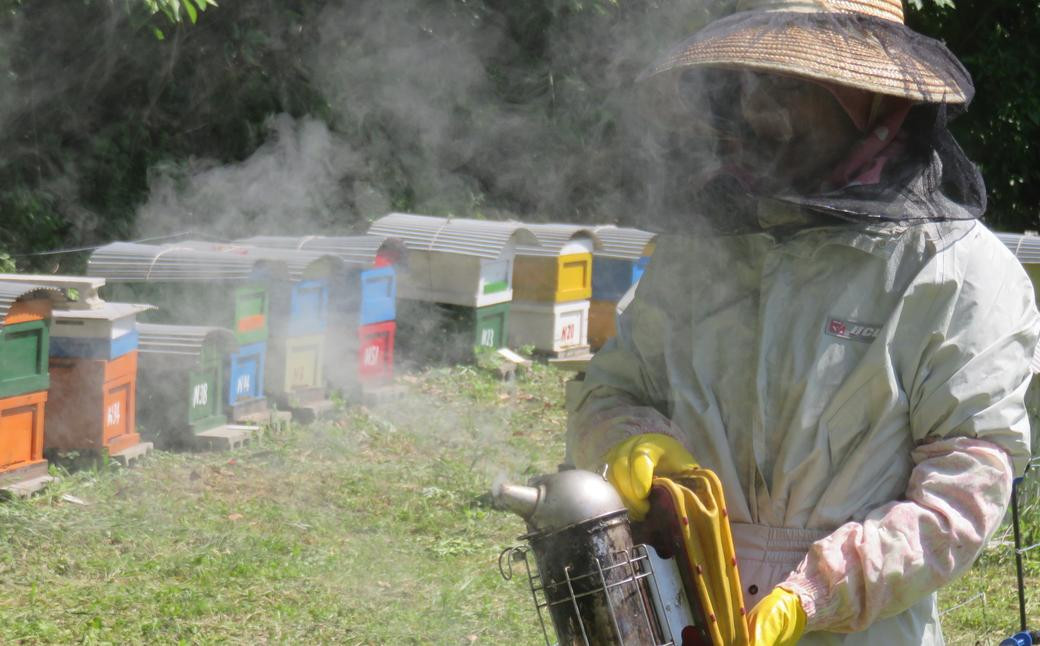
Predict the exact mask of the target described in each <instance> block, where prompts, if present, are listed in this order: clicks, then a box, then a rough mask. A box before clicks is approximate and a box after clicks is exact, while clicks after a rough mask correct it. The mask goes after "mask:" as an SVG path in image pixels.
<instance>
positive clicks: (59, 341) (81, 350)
mask: <svg viewBox="0 0 1040 646" xmlns="http://www.w3.org/2000/svg"><path fill="white" fill-rule="evenodd" d="M54 327H55V328H58V326H57V325H55V326H54ZM58 329H60V328H58ZM138 337H139V335H138V333H137V330H131V331H129V332H126V333H124V334H121V335H120V336H117V337H115V338H114V339H113V338H111V337H94V338H82V337H70V336H52V337H51V356H52V357H65V358H76V359H101V360H103V361H112V360H113V359H118V358H119V357H121V356H123V355H124V354H127V353H129V352H133V351H134V350H136V349H137V344H138Z"/></svg>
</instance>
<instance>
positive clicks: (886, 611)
mask: <svg viewBox="0 0 1040 646" xmlns="http://www.w3.org/2000/svg"><path fill="white" fill-rule="evenodd" d="M741 4H743V5H744V6H743V9H744V10H743V11H741V12H738V13H736V14H734V15H731V16H729V17H727V18H724V19H722V20H720V21H717V22H715V23H712V24H710V25H709V26H707V27H706V28H705V29H703V30H702V31H700V32H698V33H697V34H696V35H695V36H694V37H693V38H692V39H690V40H688V41H687V42H685V43H683V44H682V46H680V47H679V48H677V49H676V50H675V51H673V52H672V53H671V54H670V55H669V56H668V57H667V58H666V59H665V60H664V61H663V62H662V63H660V64H659V65H657V66H655V67H654V69H653V70H652V71H651V73H650V77H651V78H650V80H649V81H647V82H648V83H649V82H655V83H663V85H661V87H670V88H672V89H674V91H675V93H676V95H677V97H678V99H679V100H680V103H681V105H685V106H686V107H688V108H689V112H688V114H687V115H686V117H687V118H688V119H689V121H690V123H691V124H694V125H695V126H696V127H693V128H691V131H692V132H693V133H694V134H699V135H700V136H701V137H702V138H705V137H707V138H710V139H712V143H711V145H709V146H707V147H706V148H705V149H706V150H711V151H713V152H714V154H715V157H714V158H713V161H712V163H711V164H707V162H706V164H707V166H705V167H699V168H690V169H689V173H688V177H689V185H691V186H695V187H696V189H697V190H694V191H691V192H690V195H689V200H690V202H691V207H690V209H689V211H690V213H691V214H690V215H688V217H687V218H686V219H685V220H681V219H679V220H678V221H680V222H683V221H684V222H685V225H684V226H685V227H686V228H685V229H683V226H678V227H675V226H673V228H672V230H671V231H670V232H669V233H668V234H667V235H662V236H661V237H660V238H659V241H658V245H657V251H656V254H655V256H654V259H653V261H652V263H651V265H650V267H649V269H648V270H647V272H646V274H645V276H644V277H643V279H642V282H641V284H640V285H639V287H638V290H637V292H636V295H635V298H634V300H633V302H632V303H631V305H630V306H629V307H628V308H627V310H626V311H625V312H624V314H623V315H622V316H621V318H620V320H619V333H618V337H617V338H616V339H615V340H613V341H612V342H611V343H610V344H608V345H607V346H606V347H605V348H604V349H603V350H601V351H600V352H599V353H598V354H597V355H596V357H595V359H594V360H593V361H592V362H591V364H590V366H589V368H588V371H587V375H586V378H585V381H584V383H583V385H581V386H580V387H579V388H578V389H577V390H576V392H572V393H571V396H570V397H569V398H568V399H569V404H568V405H569V408H570V413H571V416H570V421H569V430H568V438H567V440H568V441H567V449H568V460H569V461H570V462H571V463H572V464H574V465H576V466H577V467H579V468H585V469H591V470H600V469H602V468H603V467H604V466H606V467H607V469H608V477H609V478H610V480H611V481H612V482H613V483H614V485H615V487H617V488H618V490H619V492H620V493H621V495H622V497H623V498H624V499H625V501H626V504H627V505H628V506H629V508H630V509H631V510H632V511H633V515H635V516H637V517H638V516H639V515H640V514H642V513H645V511H646V506H647V503H646V501H645V498H646V495H647V489H648V487H649V483H650V478H651V477H652V475H653V473H654V472H655V471H656V473H658V474H659V475H668V473H669V472H671V471H675V470H677V469H679V468H681V467H682V466H683V465H684V464H687V463H690V462H692V461H694V460H695V461H696V462H698V463H699V464H700V465H702V466H704V467H706V468H709V469H712V470H714V471H715V472H716V473H717V474H718V476H719V478H720V479H721V481H722V483H723V488H724V490H725V496H726V504H727V506H728V511H729V516H730V519H731V521H732V524H733V533H734V541H735V544H736V548H737V554H738V561H739V567H740V573H741V578H742V586H743V588H744V596H745V601H746V606H747V607H748V608H750V609H751V611H750V615H749V621H750V623H751V632H752V641H753V644H754V645H755V646H761V645H766V644H768V645H772V644H794V643H801V644H845V645H847V646H853V645H855V646H860V645H863V646H866V645H868V644H870V645H881V644H884V645H899V644H929V645H930V644H942V643H943V638H942V633H941V631H940V628H939V620H938V613H937V608H936V595H935V592H936V590H938V589H939V588H941V587H942V586H943V585H945V584H947V583H949V582H950V581H952V580H953V579H955V578H956V577H958V576H959V575H961V574H963V573H964V572H965V571H966V570H967V569H968V568H969V567H970V566H971V564H972V563H973V562H974V560H975V558H976V557H977V556H978V554H979V552H980V550H981V549H982V547H983V544H984V543H985V542H986V540H987V538H988V537H989V536H990V535H991V534H992V532H993V531H994V529H995V528H996V527H997V525H998V523H1000V521H1001V519H1002V517H1003V515H1004V511H1005V509H1006V507H1007V504H1008V498H1009V494H1010V489H1011V482H1012V475H1013V474H1014V473H1016V472H1021V471H1022V469H1023V467H1024V465H1025V462H1026V460H1027V458H1028V456H1029V432H1028V423H1027V418H1026V411H1025V408H1024V405H1023V396H1024V393H1025V391H1026V386H1027V383H1028V378H1029V364H1030V361H1029V359H1030V356H1031V355H1032V353H1033V348H1034V346H1035V345H1036V342H1037V335H1038V328H1040V317H1038V314H1037V311H1036V307H1035V305H1034V298H1033V291H1032V288H1031V286H1030V283H1029V281H1028V279H1027V277H1026V275H1025V273H1024V272H1023V270H1022V268H1021V267H1020V265H1019V264H1018V262H1016V260H1015V258H1014V257H1013V256H1012V255H1011V254H1010V253H1009V252H1008V250H1007V249H1006V248H1005V247H1004V245H1003V244H1001V243H1000V242H999V241H998V240H997V239H996V238H995V237H994V236H993V235H992V234H991V233H990V232H989V231H988V230H987V229H986V228H985V227H984V226H983V225H982V224H980V223H979V222H978V218H979V217H980V216H981V215H982V214H983V212H984V210H985V189H984V187H983V184H982V180H981V178H980V176H979V174H978V172H977V170H976V169H975V167H974V166H973V165H972V164H971V163H970V162H969V161H968V160H967V159H966V157H965V156H964V154H963V152H962V151H961V149H960V147H959V146H958V145H957V144H956V142H955V141H954V140H953V139H952V137H951V136H950V134H949V132H948V130H947V127H946V125H947V121H948V119H949V118H950V117H951V116H953V115H955V114H956V113H958V112H960V111H962V110H963V109H964V107H965V106H966V105H967V104H968V102H969V101H970V99H971V97H972V94H973V86H972V84H971V80H970V78H969V76H968V74H967V72H966V71H965V70H964V68H963V67H962V66H961V65H960V63H958V61H957V60H956V59H955V58H954V57H953V56H952V55H951V54H950V53H949V51H948V50H947V49H946V48H945V47H944V46H943V45H942V44H940V43H939V42H937V41H934V40H931V39H928V38H925V37H923V36H921V35H919V34H916V33H914V32H912V31H910V30H909V29H908V28H906V27H905V26H904V23H903V11H902V6H901V4H900V2H899V1H898V0H832V1H829V2H828V1H818V2H813V1H809V0H790V1H784V0H773V1H771V2H757V3H741V2H738V5H741ZM676 139H677V140H681V139H682V137H679V136H678V135H677V137H676ZM695 139H696V137H691V138H689V140H690V141H694V140H695ZM691 145H693V144H691ZM701 159H703V158H701ZM708 166H710V168H709V167H708ZM678 185H682V183H681V182H680V183H679V184H678ZM694 213H695V215H694ZM671 221H672V222H675V221H677V220H676V219H675V218H672V219H671Z"/></svg>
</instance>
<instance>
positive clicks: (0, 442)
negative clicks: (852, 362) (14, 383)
mask: <svg viewBox="0 0 1040 646" xmlns="http://www.w3.org/2000/svg"><path fill="white" fill-rule="evenodd" d="M46 402H47V391H45V390H41V391H38V392H34V393H29V394H27V395H15V396H14V397H6V398H4V399H0V484H6V483H7V482H15V481H17V480H21V479H29V478H33V477H35V476H37V475H46V473H47V461H46V460H44V459H43V415H44V404H45V403H46ZM37 471H39V473H36V472H37Z"/></svg>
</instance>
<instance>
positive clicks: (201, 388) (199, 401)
mask: <svg viewBox="0 0 1040 646" xmlns="http://www.w3.org/2000/svg"><path fill="white" fill-rule="evenodd" d="M208 403H209V384H195V388H194V389H193V390H192V391H191V407H192V408H198V407H199V406H205V405H206V404H208Z"/></svg>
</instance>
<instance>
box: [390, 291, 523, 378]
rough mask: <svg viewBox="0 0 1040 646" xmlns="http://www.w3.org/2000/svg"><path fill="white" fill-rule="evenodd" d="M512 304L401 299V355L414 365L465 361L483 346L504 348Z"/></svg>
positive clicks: (399, 331) (399, 334) (399, 338)
mask: <svg viewBox="0 0 1040 646" xmlns="http://www.w3.org/2000/svg"><path fill="white" fill-rule="evenodd" d="M511 307H512V304H511V303H499V304H497V305H488V306H486V307H462V306H459V305H445V304H442V303H422V302H417V301H403V302H402V303H401V310H402V314H401V318H399V319H398V345H399V347H400V348H401V355H402V357H404V360H406V361H408V362H410V363H414V364H417V365H424V364H426V363H429V362H436V363H439V362H460V361H461V362H466V361H472V360H473V359H474V352H475V351H478V352H479V351H480V349H482V348H487V349H491V350H494V349H497V348H501V347H505V345H506V343H507V339H508V336H507V335H508V334H509V320H510V310H511Z"/></svg>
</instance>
